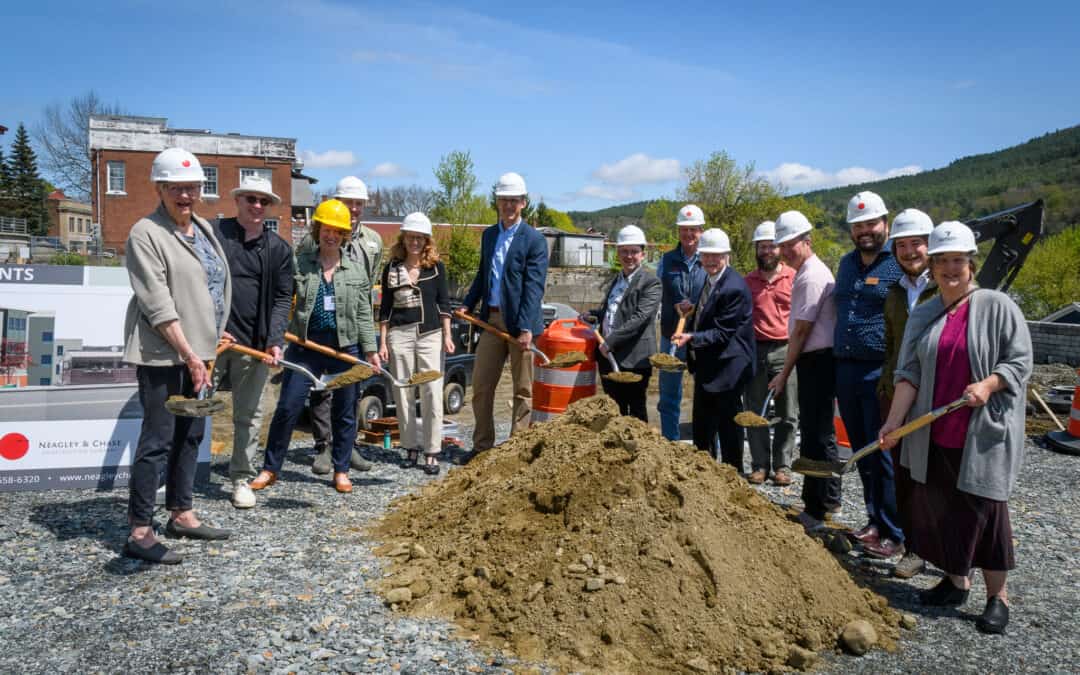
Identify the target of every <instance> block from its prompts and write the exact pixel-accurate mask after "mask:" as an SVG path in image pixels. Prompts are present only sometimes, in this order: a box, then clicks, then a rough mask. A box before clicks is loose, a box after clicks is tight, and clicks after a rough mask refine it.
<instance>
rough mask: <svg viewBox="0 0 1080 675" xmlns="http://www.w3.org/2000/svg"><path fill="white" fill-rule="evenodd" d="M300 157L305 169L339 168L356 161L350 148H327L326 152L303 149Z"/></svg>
mask: <svg viewBox="0 0 1080 675" xmlns="http://www.w3.org/2000/svg"><path fill="white" fill-rule="evenodd" d="M300 158H301V159H303V160H304V168H305V169H340V168H343V167H346V166H353V165H355V164H356V163H357V160H356V156H355V155H354V154H353V153H352V150H327V151H326V152H312V151H311V150H304V151H302V152H301V153H300Z"/></svg>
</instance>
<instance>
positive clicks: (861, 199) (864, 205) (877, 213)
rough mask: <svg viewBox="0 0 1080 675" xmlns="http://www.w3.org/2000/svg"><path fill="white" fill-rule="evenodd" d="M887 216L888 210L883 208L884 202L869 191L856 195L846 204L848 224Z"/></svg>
mask: <svg viewBox="0 0 1080 675" xmlns="http://www.w3.org/2000/svg"><path fill="white" fill-rule="evenodd" d="M887 215H889V209H887V208H885V200H884V199H882V198H881V197H879V196H878V195H877V194H876V193H874V192H870V191H869V190H866V191H864V192H860V193H858V194H857V195H855V196H854V197H852V198H851V201H849V202H848V203H847V221H848V224H851V223H861V222H863V221H864V220H874V219H875V218H881V217H882V216H887Z"/></svg>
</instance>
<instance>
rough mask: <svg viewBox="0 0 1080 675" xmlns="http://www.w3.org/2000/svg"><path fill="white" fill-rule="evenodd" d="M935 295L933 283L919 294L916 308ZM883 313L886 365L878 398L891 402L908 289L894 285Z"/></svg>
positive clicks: (883, 368)
mask: <svg viewBox="0 0 1080 675" xmlns="http://www.w3.org/2000/svg"><path fill="white" fill-rule="evenodd" d="M935 295H937V286H936V285H935V284H934V282H933V281H931V282H930V283H929V284H927V286H926V288H924V289H923V292H922V293H920V294H919V299H918V300H916V301H915V306H916V307H917V306H919V305H921V304H922V303H924V302H926V301H927V300H929V299H930V298H932V297H934V296H935ZM882 312H883V313H884V314H885V363H883V364H882V366H881V379H880V380H878V386H877V393H878V396H884V397H886V398H887V399H889V400H890V401H891V400H892V397H893V392H894V391H896V385H895V384H893V373H894V372H896V360H897V359H899V358H900V347H901V345H902V344H903V341H904V328H905V327H907V320H908V306H907V289H906V288H904V287H903V286H901V285H900V283H899V282H897V283H895V284H893V285H892V288H890V289H889V293H888V295H886V296H885V308H884V309H883V310H882Z"/></svg>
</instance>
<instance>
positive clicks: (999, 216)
mask: <svg viewBox="0 0 1080 675" xmlns="http://www.w3.org/2000/svg"><path fill="white" fill-rule="evenodd" d="M966 225H967V226H968V227H970V228H971V230H972V232H974V233H975V240H976V241H977V242H980V243H981V242H984V241H993V242H994V244H993V246H991V248H990V253H988V254H987V255H986V260H985V261H984V262H983V263H982V265H981V266H980V267H979V273H978V275H976V281H977V282H978V283H979V286H981V287H982V288H994V289H997V290H999V291H1007V290H1008V289H1009V286H1011V285H1012V282H1013V280H1015V279H1016V275H1017V273H1019V272H1020V268H1021V267H1022V266H1023V264H1024V260H1025V259H1026V258H1027V256H1028V253H1030V252H1031V249H1032V248H1034V247H1035V243H1036V242H1037V241H1039V238H1040V237H1042V235H1043V201H1042V200H1041V199H1039V200H1037V201H1034V202H1030V203H1028V204H1021V205H1020V206H1014V207H1012V208H1011V209H1005V210H1004V211H998V212H997V213H991V214H990V215H988V216H983V217H982V218H976V219H975V220H969V221H968V222H967V223H966Z"/></svg>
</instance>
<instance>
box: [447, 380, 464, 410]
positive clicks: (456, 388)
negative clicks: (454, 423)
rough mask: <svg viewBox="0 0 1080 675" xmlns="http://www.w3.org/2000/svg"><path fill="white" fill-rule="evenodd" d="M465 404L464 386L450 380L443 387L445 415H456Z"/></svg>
mask: <svg viewBox="0 0 1080 675" xmlns="http://www.w3.org/2000/svg"><path fill="white" fill-rule="evenodd" d="M464 406H465V387H463V386H461V385H460V384H459V383H457V382H451V383H449V384H447V385H446V387H444V388H443V410H444V411H445V412H446V414H447V415H456V414H458V413H459V412H461V409H462V408H463V407H464Z"/></svg>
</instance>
